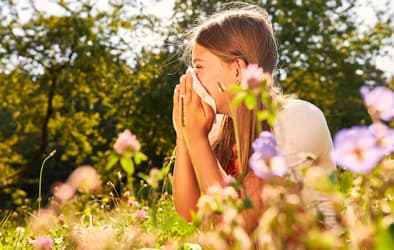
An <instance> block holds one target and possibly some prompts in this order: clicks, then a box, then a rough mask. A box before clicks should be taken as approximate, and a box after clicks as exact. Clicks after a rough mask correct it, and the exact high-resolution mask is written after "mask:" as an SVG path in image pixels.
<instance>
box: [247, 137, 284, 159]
mask: <svg viewBox="0 0 394 250" xmlns="http://www.w3.org/2000/svg"><path fill="white" fill-rule="evenodd" d="M276 145H277V144H276V140H275V137H274V136H273V135H272V134H271V133H270V132H268V131H263V132H261V134H260V135H259V137H257V138H256V140H255V141H254V142H253V144H252V147H253V151H254V152H259V153H260V154H262V156H263V157H264V158H268V157H272V156H275V155H277V154H278V150H277V149H276Z"/></svg>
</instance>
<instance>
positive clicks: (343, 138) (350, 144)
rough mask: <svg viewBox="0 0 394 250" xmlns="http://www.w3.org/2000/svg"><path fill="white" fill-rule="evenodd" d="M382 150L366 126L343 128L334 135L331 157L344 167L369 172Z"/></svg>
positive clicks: (380, 156) (381, 155) (353, 170)
mask: <svg viewBox="0 0 394 250" xmlns="http://www.w3.org/2000/svg"><path fill="white" fill-rule="evenodd" d="M383 155H384V152H383V150H382V149H381V148H380V147H379V146H378V145H377V144H376V138H375V136H374V135H373V134H372V133H371V131H370V130H369V129H368V128H367V127H357V126H356V127H353V128H351V129H343V130H341V131H339V132H338V133H337V134H336V135H335V137H334V150H333V151H332V153H331V158H332V159H333V160H334V161H335V162H337V163H338V164H339V165H340V166H341V167H343V168H344V169H348V170H350V171H352V172H355V173H364V174H366V173H369V172H370V171H371V170H372V169H373V168H375V166H376V165H377V163H378V162H379V161H380V159H381V158H382V157H383Z"/></svg>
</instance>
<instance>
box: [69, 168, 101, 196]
mask: <svg viewBox="0 0 394 250" xmlns="http://www.w3.org/2000/svg"><path fill="white" fill-rule="evenodd" d="M67 183H68V184H70V185H71V186H72V187H74V188H75V189H78V190H79V191H81V192H98V191H100V189H101V179H100V176H99V175H98V173H97V172H96V170H95V169H94V168H93V167H92V166H88V165H84V166H80V167H78V168H76V169H75V170H74V171H73V172H72V173H71V174H70V176H69V177H68V179H67Z"/></svg>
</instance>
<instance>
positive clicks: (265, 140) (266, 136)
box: [249, 131, 287, 179]
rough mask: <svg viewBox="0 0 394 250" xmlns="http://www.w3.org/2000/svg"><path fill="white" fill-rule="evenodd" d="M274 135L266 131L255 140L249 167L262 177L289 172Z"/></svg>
mask: <svg viewBox="0 0 394 250" xmlns="http://www.w3.org/2000/svg"><path fill="white" fill-rule="evenodd" d="M276 145H277V143H276V140H275V138H274V136H273V135H272V134H271V133H269V132H267V131H264V132H262V133H261V134H260V136H259V137H258V138H257V139H256V140H255V141H254V142H253V144H252V147H253V150H254V152H253V154H252V156H251V157H250V159H249V167H250V168H251V169H252V170H253V172H254V174H255V175H256V176H258V177H260V178H262V179H265V178H269V177H271V176H274V175H276V176H284V175H285V174H286V173H287V162H286V160H285V158H284V157H283V156H282V155H281V154H280V152H279V151H278V149H277V147H276Z"/></svg>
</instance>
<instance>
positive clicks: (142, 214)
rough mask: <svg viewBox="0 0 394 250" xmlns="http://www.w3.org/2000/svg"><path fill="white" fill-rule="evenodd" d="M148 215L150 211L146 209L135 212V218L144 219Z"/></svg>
mask: <svg viewBox="0 0 394 250" xmlns="http://www.w3.org/2000/svg"><path fill="white" fill-rule="evenodd" d="M147 217H148V213H147V212H146V211H145V210H144V209H140V210H138V211H137V212H135V213H134V218H136V219H140V220H143V219H145V218H147Z"/></svg>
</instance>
